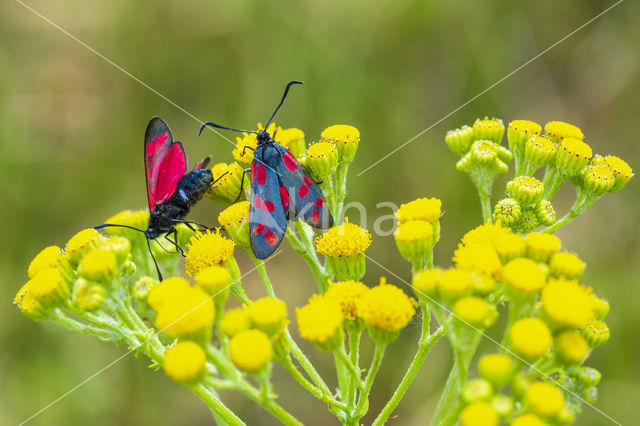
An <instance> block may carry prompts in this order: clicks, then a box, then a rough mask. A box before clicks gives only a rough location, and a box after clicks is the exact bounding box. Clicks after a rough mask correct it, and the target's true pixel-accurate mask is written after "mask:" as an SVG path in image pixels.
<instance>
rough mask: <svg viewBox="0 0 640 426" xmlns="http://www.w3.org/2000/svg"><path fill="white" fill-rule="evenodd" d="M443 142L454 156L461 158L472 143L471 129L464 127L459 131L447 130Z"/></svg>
mask: <svg viewBox="0 0 640 426" xmlns="http://www.w3.org/2000/svg"><path fill="white" fill-rule="evenodd" d="M444 141H445V143H446V144H447V146H448V147H449V149H450V150H451V151H453V153H454V154H457V155H460V156H462V155H464V154H466V153H467V151H469V147H470V146H471V142H473V129H472V128H471V127H469V126H466V125H465V126H462V127H461V128H459V129H455V130H449V131H448V132H447V134H446V135H445V137H444Z"/></svg>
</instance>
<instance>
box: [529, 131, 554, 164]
mask: <svg viewBox="0 0 640 426" xmlns="http://www.w3.org/2000/svg"><path fill="white" fill-rule="evenodd" d="M555 153H556V146H555V144H554V143H553V141H552V140H551V139H548V138H545V137H544V136H536V137H533V138H531V139H529V140H528V141H527V142H526V143H525V145H524V159H525V161H526V162H527V163H529V166H530V167H531V168H533V169H534V170H535V169H537V168H538V167H542V166H546V165H547V164H549V163H551V161H552V160H553V156H554V154H555Z"/></svg>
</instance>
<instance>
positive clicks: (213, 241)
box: [184, 230, 235, 276]
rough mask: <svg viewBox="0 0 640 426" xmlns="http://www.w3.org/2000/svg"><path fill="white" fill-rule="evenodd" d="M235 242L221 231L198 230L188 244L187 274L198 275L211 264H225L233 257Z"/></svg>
mask: <svg viewBox="0 0 640 426" xmlns="http://www.w3.org/2000/svg"><path fill="white" fill-rule="evenodd" d="M234 247H235V243H234V242H233V241H231V240H230V239H228V238H226V237H224V236H222V235H220V231H219V230H216V231H214V232H212V231H210V230H207V231H205V232H197V233H196V235H195V236H193V237H192V238H191V242H190V243H189V245H188V246H187V251H186V257H185V262H184V263H185V267H186V269H187V274H189V275H190V276H194V275H196V274H197V273H198V272H200V271H201V270H203V269H204V268H207V267H209V266H224V265H225V264H226V263H227V262H228V261H229V260H230V259H232V258H233V249H234Z"/></svg>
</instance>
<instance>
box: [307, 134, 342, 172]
mask: <svg viewBox="0 0 640 426" xmlns="http://www.w3.org/2000/svg"><path fill="white" fill-rule="evenodd" d="M305 165H306V166H307V167H308V168H309V170H310V171H311V173H312V175H313V176H315V177H317V178H320V179H324V178H327V177H329V176H331V175H332V174H334V173H335V172H336V170H337V169H338V150H337V149H336V147H335V145H334V144H332V143H331V142H316V143H314V144H312V145H311V146H309V148H308V149H307V155H306V162H305Z"/></svg>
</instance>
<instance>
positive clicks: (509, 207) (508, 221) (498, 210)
mask: <svg viewBox="0 0 640 426" xmlns="http://www.w3.org/2000/svg"><path fill="white" fill-rule="evenodd" d="M521 216H522V209H521V208H520V203H518V201H516V200H514V199H513V198H503V199H502V200H500V201H498V202H497V203H496V206H495V207H494V209H493V220H494V221H495V222H496V223H500V224H503V225H505V226H509V227H511V226H514V225H515V224H517V223H518V221H519V220H520V217H521Z"/></svg>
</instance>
